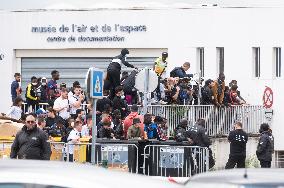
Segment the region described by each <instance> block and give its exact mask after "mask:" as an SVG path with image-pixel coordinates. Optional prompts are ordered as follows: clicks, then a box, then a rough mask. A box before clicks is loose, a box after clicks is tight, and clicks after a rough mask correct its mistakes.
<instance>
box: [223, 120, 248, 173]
mask: <svg viewBox="0 0 284 188" xmlns="http://www.w3.org/2000/svg"><path fill="white" fill-rule="evenodd" d="M234 126H235V130H234V131H231V132H230V134H229V137H228V140H229V142H230V143H231V144H230V156H229V160H228V162H227V164H226V167H225V169H231V168H234V167H235V165H236V164H237V168H245V161H246V144H247V141H248V135H247V133H246V132H245V131H243V128H242V127H243V125H242V123H241V122H237V123H235V125H234Z"/></svg>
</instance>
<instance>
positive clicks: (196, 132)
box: [187, 119, 211, 147]
mask: <svg viewBox="0 0 284 188" xmlns="http://www.w3.org/2000/svg"><path fill="white" fill-rule="evenodd" d="M187 135H188V137H189V138H190V139H191V140H192V142H193V145H196V146H200V147H209V146H210V145H211V141H210V139H209V137H208V134H207V131H206V129H205V120H204V119H198V120H197V122H196V124H195V125H194V126H192V127H189V129H188V131H187Z"/></svg>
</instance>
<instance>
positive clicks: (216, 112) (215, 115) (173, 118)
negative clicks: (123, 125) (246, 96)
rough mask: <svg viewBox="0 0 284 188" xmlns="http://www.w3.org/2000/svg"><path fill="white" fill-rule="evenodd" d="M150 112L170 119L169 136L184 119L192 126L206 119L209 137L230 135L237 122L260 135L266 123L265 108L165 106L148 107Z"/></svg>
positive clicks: (245, 128)
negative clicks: (259, 130) (260, 128)
mask: <svg viewBox="0 0 284 188" xmlns="http://www.w3.org/2000/svg"><path fill="white" fill-rule="evenodd" d="M148 112H149V113H152V114H155V115H160V116H162V117H165V118H167V119H168V127H169V129H168V136H170V135H173V131H174V129H175V127H176V126H177V125H178V123H179V122H180V120H181V119H182V118H186V119H188V120H189V123H190V125H191V126H192V125H193V124H194V123H195V122H196V121H197V119H199V118H203V119H205V122H206V123H205V127H206V129H207V131H208V135H209V136H221V135H228V134H229V132H230V131H231V130H232V129H233V124H234V123H235V122H236V121H241V122H242V123H243V128H244V130H245V131H246V132H247V133H249V134H258V129H259V125H260V124H261V123H263V122H265V114H264V112H265V110H264V107H263V106H260V105H256V106H252V105H248V106H231V107H224V108H217V107H215V106H212V105H208V106H205V105H200V106H199V105H196V106H192V105H187V106H182V105H177V106H171V105H163V106H158V105H157V106H156V105H153V106H148Z"/></svg>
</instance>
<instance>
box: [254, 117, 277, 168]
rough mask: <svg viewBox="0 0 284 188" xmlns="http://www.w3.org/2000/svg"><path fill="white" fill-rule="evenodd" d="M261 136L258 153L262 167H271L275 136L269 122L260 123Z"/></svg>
mask: <svg viewBox="0 0 284 188" xmlns="http://www.w3.org/2000/svg"><path fill="white" fill-rule="evenodd" d="M259 132H260V134H261V135H260V138H259V142H258V145H257V150H256V155H257V158H258V160H259V162H260V166H261V168H271V161H272V153H273V151H274V138H273V136H272V134H271V130H270V128H269V125H268V124H267V123H263V124H261V125H260V129H259Z"/></svg>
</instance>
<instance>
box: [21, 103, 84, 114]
mask: <svg viewBox="0 0 284 188" xmlns="http://www.w3.org/2000/svg"><path fill="white" fill-rule="evenodd" d="M87 106H88V104H82V105H81V109H83V110H84V111H85V113H86V114H88V112H89V109H88V108H87ZM48 107H49V104H48V103H39V104H38V105H31V106H28V105H27V103H23V104H22V110H23V112H25V113H27V112H28V113H35V112H36V111H37V110H38V109H39V108H43V109H45V110H46V109H47V108H48Z"/></svg>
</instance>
